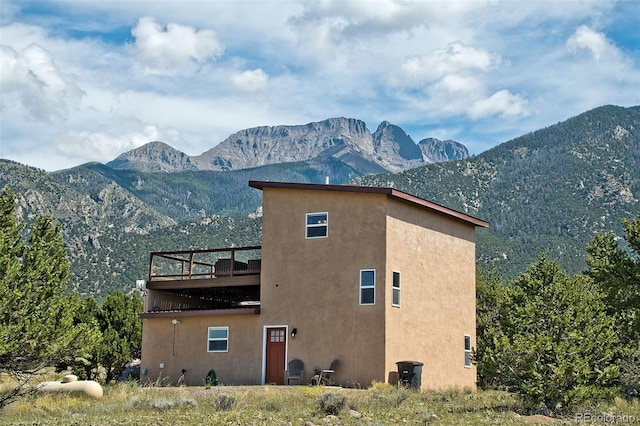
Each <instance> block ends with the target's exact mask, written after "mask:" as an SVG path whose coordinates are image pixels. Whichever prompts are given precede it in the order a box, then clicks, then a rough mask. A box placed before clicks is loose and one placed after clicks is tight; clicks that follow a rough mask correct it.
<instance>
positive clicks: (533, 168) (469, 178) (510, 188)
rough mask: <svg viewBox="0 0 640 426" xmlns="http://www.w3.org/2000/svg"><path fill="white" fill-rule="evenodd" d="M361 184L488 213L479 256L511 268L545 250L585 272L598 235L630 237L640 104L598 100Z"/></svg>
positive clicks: (639, 179)
mask: <svg viewBox="0 0 640 426" xmlns="http://www.w3.org/2000/svg"><path fill="white" fill-rule="evenodd" d="M356 183H357V184H361V185H372V186H393V187H396V188H398V189H401V190H405V191H408V192H411V193H413V194H416V195H418V196H420V197H424V198H427V199H429V200H432V201H435V202H438V203H441V204H444V205H447V206H451V207H453V208H456V209H459V210H461V211H464V212H466V213H469V214H471V215H474V216H478V217H481V218H482V219H485V220H487V221H488V222H489V223H490V227H489V229H488V230H480V231H479V232H478V237H477V241H478V246H477V252H478V260H479V264H480V265H481V266H488V265H495V266H497V267H498V269H499V270H500V271H502V272H503V274H505V275H506V276H513V275H515V274H518V273H520V272H522V271H524V269H525V268H526V267H527V266H528V265H530V264H531V263H533V262H535V260H536V258H537V256H538V254H539V253H543V252H546V253H548V254H549V255H550V256H551V257H552V258H554V259H556V260H558V261H559V262H560V263H561V265H563V267H564V268H565V269H566V270H568V271H569V272H572V273H576V272H580V271H582V270H583V269H584V268H585V267H586V263H585V247H586V244H587V243H588V242H589V241H590V240H591V238H592V237H593V235H594V234H595V233H597V232H598V231H603V230H615V231H616V232H617V234H618V235H622V229H621V220H622V218H625V217H626V218H631V217H635V215H636V214H637V213H638V211H640V200H639V199H640V107H631V108H621V107H616V106H604V107H600V108H596V109H594V110H591V111H588V112H586V113H584V114H581V115H579V116H577V117H573V118H570V119H568V120H566V121H564V122H561V123H558V124H556V125H553V126H550V127H547V128H545V129H541V130H538V131H536V132H533V133H530V134H527V135H524V136H521V137H519V138H516V139H513V140H511V141H509V142H506V143H503V144H501V145H499V146H497V147H495V148H493V149H491V150H488V151H486V152H484V153H482V154H479V155H477V156H475V157H473V158H467V159H465V160H461V161H456V162H448V163H438V164H431V165H428V166H422V167H418V168H415V169H411V170H407V171H404V172H402V173H398V174H386V175H376V176H364V177H360V178H357V179H356Z"/></svg>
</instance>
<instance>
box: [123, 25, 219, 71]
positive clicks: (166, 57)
mask: <svg viewBox="0 0 640 426" xmlns="http://www.w3.org/2000/svg"><path fill="white" fill-rule="evenodd" d="M131 34H132V35H133V36H134V37H135V38H136V40H135V49H136V53H137V56H138V60H139V62H140V65H141V67H142V69H144V70H145V71H146V72H149V73H151V74H162V75H174V74H176V73H188V72H192V71H194V70H195V69H196V67H197V66H198V65H202V64H204V63H207V62H208V61H212V60H215V59H217V58H218V57H220V55H222V53H223V51H224V46H223V44H222V43H221V42H220V40H219V39H218V35H217V34H216V32H215V31H213V30H209V29H206V30H196V29H195V28H193V27H191V26H188V25H180V24H175V23H169V24H167V26H166V29H165V28H163V27H162V25H160V24H159V23H158V22H156V20H155V19H154V18H152V17H149V16H145V17H143V18H140V20H139V21H138V24H137V25H136V26H135V27H134V28H133V29H132V30H131Z"/></svg>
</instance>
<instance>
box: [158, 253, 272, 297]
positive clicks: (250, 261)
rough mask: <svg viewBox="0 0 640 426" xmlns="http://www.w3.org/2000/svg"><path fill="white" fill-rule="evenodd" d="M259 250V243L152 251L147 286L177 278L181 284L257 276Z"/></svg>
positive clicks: (258, 273) (259, 261) (258, 272)
mask: <svg viewBox="0 0 640 426" xmlns="http://www.w3.org/2000/svg"><path fill="white" fill-rule="evenodd" d="M260 249H261V246H252V247H238V248H235V247H234V248H223V249H207V250H184V251H171V252H168V251H163V252H152V253H151V255H150V259H149V280H148V283H147V288H150V287H149V284H150V283H155V282H164V283H166V282H167V281H181V282H183V284H184V282H186V281H191V280H202V279H206V280H212V279H217V278H228V277H239V276H247V275H260V268H261V260H260ZM174 284H176V285H179V283H177V282H176V283H174ZM240 285H243V284H240ZM245 285H246V284H245ZM163 287H164V286H163ZM165 288H167V287H165Z"/></svg>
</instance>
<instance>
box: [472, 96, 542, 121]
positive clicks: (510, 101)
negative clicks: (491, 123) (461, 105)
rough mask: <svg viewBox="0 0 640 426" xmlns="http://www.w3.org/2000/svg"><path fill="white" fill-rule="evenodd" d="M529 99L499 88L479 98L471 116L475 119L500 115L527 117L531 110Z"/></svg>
mask: <svg viewBox="0 0 640 426" xmlns="http://www.w3.org/2000/svg"><path fill="white" fill-rule="evenodd" d="M527 103H528V102H527V100H526V99H524V98H523V97H522V96H520V95H514V94H512V93H510V92H509V91H508V90H499V91H497V92H495V93H494V94H493V95H491V96H489V97H488V98H484V99H478V100H477V101H476V102H475V103H474V104H473V105H472V106H471V107H470V108H469V111H468V112H469V116H470V117H471V118H473V119H474V120H477V119H480V118H485V117H490V116H492V115H500V117H503V118H510V119H513V118H518V117H526V116H527V115H529V114H530V113H531V112H530V111H529V109H528V107H527Z"/></svg>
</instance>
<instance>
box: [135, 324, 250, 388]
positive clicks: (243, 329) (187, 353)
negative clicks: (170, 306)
mask: <svg viewBox="0 0 640 426" xmlns="http://www.w3.org/2000/svg"><path fill="white" fill-rule="evenodd" d="M177 319H178V320H180V323H178V324H176V325H175V326H174V325H173V324H172V323H171V320H172V318H145V319H144V320H143V333H144V338H143V340H142V365H141V371H143V370H144V369H146V370H147V374H146V375H141V381H142V383H148V382H155V381H156V380H157V379H158V377H161V378H166V379H165V381H168V383H171V384H176V383H177V380H178V378H179V377H180V374H181V370H182V369H183V368H184V369H185V370H187V372H186V373H185V385H191V386H202V385H203V384H204V378H205V377H206V375H207V372H208V371H209V370H211V369H213V370H215V371H216V374H217V376H218V379H219V380H220V381H221V382H222V383H228V384H260V377H261V365H262V326H261V324H260V316H259V315H229V316H209V317H182V318H181V317H178V318H177ZM219 326H228V327H229V345H228V349H229V351H228V352H207V336H208V334H207V333H208V328H209V327H219ZM174 327H175V342H174ZM160 363H164V369H163V370H162V374H161V370H160V367H159V366H160Z"/></svg>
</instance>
